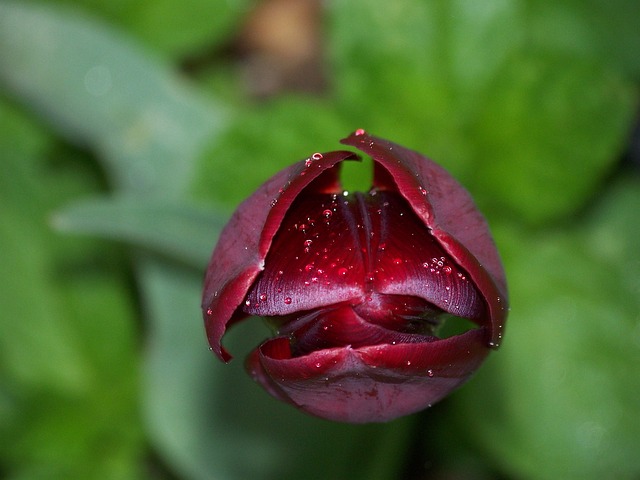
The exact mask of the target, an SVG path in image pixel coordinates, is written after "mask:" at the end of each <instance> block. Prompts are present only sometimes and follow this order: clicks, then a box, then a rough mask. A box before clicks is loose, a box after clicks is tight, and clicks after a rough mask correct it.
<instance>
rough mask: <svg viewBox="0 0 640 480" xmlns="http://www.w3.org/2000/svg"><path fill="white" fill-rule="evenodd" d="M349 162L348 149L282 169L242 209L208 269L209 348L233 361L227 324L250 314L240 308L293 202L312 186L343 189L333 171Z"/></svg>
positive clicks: (206, 314) (205, 306)
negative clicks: (226, 335) (226, 340)
mask: <svg viewBox="0 0 640 480" xmlns="http://www.w3.org/2000/svg"><path fill="white" fill-rule="evenodd" d="M347 159H357V156H355V155H354V154H353V153H351V152H346V151H336V152H330V153H326V154H324V155H321V154H314V155H312V156H311V157H309V158H308V159H306V160H302V161H300V162H298V163H296V164H294V165H292V166H291V167H288V168H286V169H284V170H282V171H280V172H279V173H277V174H276V175H275V176H274V177H272V178H271V179H269V180H268V181H267V182H266V183H265V184H263V185H262V186H261V187H260V188H259V189H258V190H257V191H256V192H255V193H253V195H251V196H250V197H249V198H247V199H246V200H245V201H244V202H243V203H242V204H241V205H240V206H239V207H238V209H237V210H236V211H235V213H234V214H233V216H232V217H231V219H230V221H229V223H228V224H227V225H226V227H225V228H224V229H223V231H222V233H221V234H220V238H219V240H218V244H217V245H216V248H215V249H214V251H213V253H212V255H211V260H210V262H209V266H208V267H207V274H206V277H205V283H204V291H203V296H202V308H203V313H204V320H205V327H206V330H207V336H208V339H209V344H210V345H211V348H212V349H213V351H214V352H215V353H216V354H217V355H218V356H219V357H220V358H221V359H223V360H225V361H228V360H229V359H230V358H231V356H230V355H229V354H228V353H227V352H226V351H225V350H224V349H223V348H222V345H221V343H220V342H221V339H222V336H223V335H224V332H225V330H226V328H227V324H229V322H232V321H237V320H239V319H241V318H242V317H243V316H245V315H244V314H243V313H242V312H239V313H237V310H238V306H239V305H240V304H241V302H242V301H243V300H244V297H245V295H246V294H247V291H248V290H249V288H250V287H251V284H252V283H253V281H254V280H255V278H256V276H257V275H258V274H259V273H260V272H261V271H262V269H263V267H264V259H265V257H266V255H267V252H268V250H269V247H270V246H271V241H272V239H273V236H274V234H275V233H276V231H277V230H278V228H279V226H280V223H281V222H282V219H283V218H284V216H285V214H286V212H287V210H288V208H289V207H290V206H291V203H292V202H293V201H294V200H295V198H296V197H297V196H298V195H299V194H300V192H301V191H302V190H303V189H305V188H306V187H308V186H309V185H310V184H311V183H312V182H313V183H314V186H315V187H314V188H315V190H316V191H324V192H326V193H330V192H332V191H333V192H338V191H341V189H340V186H339V181H338V173H339V172H338V169H337V168H332V167H334V166H335V165H336V164H338V163H339V162H341V161H343V160H347ZM319 177H320V178H319ZM234 315H235V317H234Z"/></svg>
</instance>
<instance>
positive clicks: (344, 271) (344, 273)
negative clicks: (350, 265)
mask: <svg viewBox="0 0 640 480" xmlns="http://www.w3.org/2000/svg"><path fill="white" fill-rule="evenodd" d="M347 272H348V270H347V269H346V268H344V267H342V268H339V269H338V275H340V276H341V277H344V276H345V275H346V274H347Z"/></svg>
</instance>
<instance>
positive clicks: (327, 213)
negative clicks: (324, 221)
mask: <svg viewBox="0 0 640 480" xmlns="http://www.w3.org/2000/svg"><path fill="white" fill-rule="evenodd" d="M331 215H333V212H332V211H331V210H329V209H328V208H327V209H326V210H324V211H323V212H322V216H323V217H324V218H331Z"/></svg>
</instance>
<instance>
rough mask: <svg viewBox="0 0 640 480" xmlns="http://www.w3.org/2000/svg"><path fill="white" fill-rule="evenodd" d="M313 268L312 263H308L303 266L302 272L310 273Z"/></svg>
mask: <svg viewBox="0 0 640 480" xmlns="http://www.w3.org/2000/svg"><path fill="white" fill-rule="evenodd" d="M314 268H315V267H314V266H313V263H308V264H307V265H305V267H304V270H305V272H310V271H311V270H313V269H314Z"/></svg>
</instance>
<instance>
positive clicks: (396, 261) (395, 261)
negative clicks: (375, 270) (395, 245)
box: [393, 258, 402, 265]
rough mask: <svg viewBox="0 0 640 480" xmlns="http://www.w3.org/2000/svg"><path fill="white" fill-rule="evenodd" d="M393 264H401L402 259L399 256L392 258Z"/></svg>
mask: <svg viewBox="0 0 640 480" xmlns="http://www.w3.org/2000/svg"><path fill="white" fill-rule="evenodd" d="M393 264H394V265H402V259H401V258H394V259H393Z"/></svg>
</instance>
